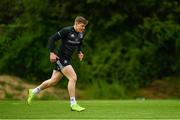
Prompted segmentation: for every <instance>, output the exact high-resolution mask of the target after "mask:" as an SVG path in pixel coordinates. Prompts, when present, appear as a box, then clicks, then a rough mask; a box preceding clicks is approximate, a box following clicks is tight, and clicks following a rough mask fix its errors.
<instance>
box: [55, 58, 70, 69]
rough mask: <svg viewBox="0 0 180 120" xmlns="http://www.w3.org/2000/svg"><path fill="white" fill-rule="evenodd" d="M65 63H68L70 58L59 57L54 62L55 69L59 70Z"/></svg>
mask: <svg viewBox="0 0 180 120" xmlns="http://www.w3.org/2000/svg"><path fill="white" fill-rule="evenodd" d="M67 65H70V60H68V59H66V58H63V57H61V58H59V59H58V60H57V61H56V63H55V70H58V71H61V70H62V69H63V68H64V67H65V66H67Z"/></svg>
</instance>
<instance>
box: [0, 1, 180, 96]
mask: <svg viewBox="0 0 180 120" xmlns="http://www.w3.org/2000/svg"><path fill="white" fill-rule="evenodd" d="M77 15H81V16H84V17H85V18H87V19H88V20H89V24H88V26H87V29H86V36H85V39H84V53H85V59H84V61H83V62H81V63H80V62H79V61H78V59H77V55H76V54H75V55H74V56H73V59H72V64H73V66H74V68H75V70H76V72H77V74H78V87H79V88H81V89H89V94H93V95H94V96H93V98H101V97H102V98H103V97H104V96H108V95H109V96H110V97H109V98H113V97H114V98H116V97H117V98H119V97H121V98H128V97H129V96H131V97H132V96H133V95H132V94H133V93H134V92H135V91H136V90H137V89H139V88H141V87H143V86H147V85H149V84H151V83H152V82H153V81H154V80H159V79H161V80H164V81H166V80H167V78H172V77H173V78H177V79H178V78H179V74H180V25H179V23H180V3H179V1H178V0H70V1H69V0H1V1H0V73H1V74H10V75H16V76H19V77H22V78H24V79H26V80H28V81H32V82H42V81H43V80H45V79H47V78H49V77H50V75H51V72H52V68H53V67H54V66H53V65H52V64H51V63H50V61H49V50H48V38H49V37H50V36H51V35H52V34H54V33H55V32H57V31H58V30H60V29H61V28H62V27H65V26H69V25H73V21H74V18H75V17H76V16H77ZM168 80H169V79H168ZM170 80H171V79H170ZM66 82H67V81H66V80H64V81H62V82H61V84H60V86H62V87H66ZM172 82H173V81H172ZM112 93H113V95H112ZM111 95H112V96H111ZM105 98H106V97H105Z"/></svg>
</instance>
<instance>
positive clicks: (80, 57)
mask: <svg viewBox="0 0 180 120" xmlns="http://www.w3.org/2000/svg"><path fill="white" fill-rule="evenodd" d="M78 56H79V60H80V61H82V59H83V57H84V54H83V53H82V52H79V54H78Z"/></svg>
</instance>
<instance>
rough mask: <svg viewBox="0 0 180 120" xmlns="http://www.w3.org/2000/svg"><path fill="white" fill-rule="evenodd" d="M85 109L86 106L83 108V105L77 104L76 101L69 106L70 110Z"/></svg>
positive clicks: (79, 110)
mask: <svg viewBox="0 0 180 120" xmlns="http://www.w3.org/2000/svg"><path fill="white" fill-rule="evenodd" d="M85 109H86V108H83V107H81V106H79V105H78V104H77V103H76V104H74V105H72V106H71V110H72V111H78V112H81V111H84V110H85Z"/></svg>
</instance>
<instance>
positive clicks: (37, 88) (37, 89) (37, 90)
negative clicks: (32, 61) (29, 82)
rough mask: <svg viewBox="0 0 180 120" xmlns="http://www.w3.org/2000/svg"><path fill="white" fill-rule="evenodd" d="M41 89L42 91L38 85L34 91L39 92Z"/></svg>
mask: <svg viewBox="0 0 180 120" xmlns="http://www.w3.org/2000/svg"><path fill="white" fill-rule="evenodd" d="M40 91H41V88H40V87H39V86H38V87H36V88H34V89H33V91H32V92H33V93H34V94H37V93H39V92H40Z"/></svg>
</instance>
